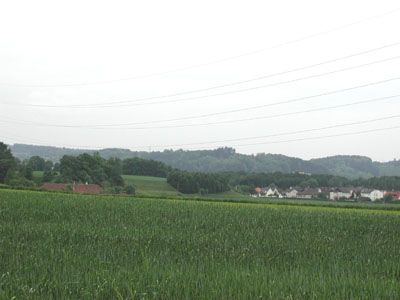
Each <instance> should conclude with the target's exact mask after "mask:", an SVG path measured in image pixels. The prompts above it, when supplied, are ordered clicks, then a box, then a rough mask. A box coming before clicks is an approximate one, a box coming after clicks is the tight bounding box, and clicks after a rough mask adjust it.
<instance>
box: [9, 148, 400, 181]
mask: <svg viewBox="0 0 400 300" xmlns="http://www.w3.org/2000/svg"><path fill="white" fill-rule="evenodd" d="M10 149H11V151H12V153H13V155H14V156H15V157H18V158H19V159H21V160H24V159H27V158H29V157H31V156H35V155H38V156H41V157H43V158H45V159H46V160H52V161H53V162H57V161H59V160H60V159H61V158H62V157H63V156H64V155H74V156H77V155H79V154H81V153H94V152H98V153H99V154H100V156H102V157H104V158H110V157H118V158H120V159H125V158H131V157H140V158H146V159H153V160H158V161H162V162H164V163H166V164H167V165H170V166H172V167H174V168H178V169H181V170H187V171H195V172H219V171H228V172H230V171H232V172H238V171H243V172H246V173H259V172H265V173H269V172H283V173H292V172H305V173H312V174H330V175H337V176H344V177H347V178H350V179H355V178H359V177H363V178H370V177H375V176H400V161H396V160H393V161H389V162H383V163H381V162H374V161H372V159H371V158H369V157H365V156H356V155H337V156H331V157H326V158H318V159H311V160H303V159H300V158H294V157H289V156H285V155H280V154H264V153H263V154H257V155H246V154H239V153H236V151H235V149H233V148H227V147H226V148H218V149H216V150H194V151H186V150H175V151H173V150H164V151H162V152H145V151H131V150H127V149H119V148H110V149H102V150H98V151H97V150H83V149H70V148H58V147H49V146H34V145H26V144H15V145H13V146H10Z"/></svg>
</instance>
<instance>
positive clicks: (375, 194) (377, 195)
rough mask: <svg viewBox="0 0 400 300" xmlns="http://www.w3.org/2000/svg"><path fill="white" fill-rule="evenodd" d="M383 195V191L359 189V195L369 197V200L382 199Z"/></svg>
mask: <svg viewBox="0 0 400 300" xmlns="http://www.w3.org/2000/svg"><path fill="white" fill-rule="evenodd" d="M384 195H385V191H380V190H372V189H363V190H361V197H364V198H369V199H371V201H376V200H378V199H382V198H383V196H384Z"/></svg>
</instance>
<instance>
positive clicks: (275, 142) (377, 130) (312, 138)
mask: <svg viewBox="0 0 400 300" xmlns="http://www.w3.org/2000/svg"><path fill="white" fill-rule="evenodd" d="M399 128H400V126H392V127H385V128H377V129H372V130H363V131H357V132H348V133H342V134H332V135H325V136H317V137H310V138H300V139H292V140H284V141H272V142H262V143H251V144H239V145H231V147H245V146H256V145H269V144H281V143H289V142H301V141H310V140H318V139H325V138H333V137H342V136H349V135H358V134H364V133H371V132H379V131H386V130H392V129H399ZM195 149H209V147H200V148H198V147H197V148H195Z"/></svg>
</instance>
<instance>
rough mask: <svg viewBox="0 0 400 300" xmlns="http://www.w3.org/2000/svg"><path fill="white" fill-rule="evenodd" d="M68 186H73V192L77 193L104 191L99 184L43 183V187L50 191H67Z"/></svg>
mask: <svg viewBox="0 0 400 300" xmlns="http://www.w3.org/2000/svg"><path fill="white" fill-rule="evenodd" d="M68 186H70V187H71V189H72V192H73V193H75V194H96V195H97V194H100V193H101V191H102V188H101V186H99V185H98V184H88V183H86V184H80V183H73V184H71V185H68V184H65V183H45V184H43V185H42V187H41V188H42V189H45V190H49V191H66V190H68Z"/></svg>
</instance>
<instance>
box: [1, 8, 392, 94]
mask: <svg viewBox="0 0 400 300" xmlns="http://www.w3.org/2000/svg"><path fill="white" fill-rule="evenodd" d="M398 11H400V8H396V9H393V10H390V11H387V12H384V13H382V14H377V15H374V16H370V17H367V18H364V19H361V20H358V21H354V22H351V23H348V24H344V25H340V26H338V27H334V28H331V29H328V30H324V31H320V32H316V33H313V34H310V35H307V36H303V37H301V38H298V39H294V40H290V41H286V42H283V43H279V44H276V45H274V46H271V47H268V48H262V49H258V50H254V51H250V52H247V53H243V54H239V55H234V56H230V57H226V58H222V59H218V60H214V61H210V62H207V63H201V64H195V65H191V66H187V67H183V68H177V69H173V70H168V71H163V72H156V73H152V74H148V75H143V76H136V77H127V78H119V79H111V80H99V81H91V82H81V83H63V84H18V83H8V82H1V83H0V85H3V86H10V87H18V88H54V87H74V86H88V85H99V84H111V83H116V82H123V81H131V80H136V79H144V78H150V77H156V76H160V75H166V74H171V73H178V72H182V71H187V70H191V69H196V68H201V67H206V66H210V65H214V64H219V63H223V62H226V61H230V60H234V59H238V58H242V57H246V56H250V55H255V54H258V53H262V52H266V51H270V50H274V49H277V48H281V47H284V46H288V45H291V44H295V43H299V42H302V41H306V40H309V39H313V38H315V37H318V36H321V35H324V34H328V33H332V32H335V31H340V30H342V29H346V28H348V27H352V26H355V25H358V24H362V23H364V22H368V21H370V20H373V19H376V18H381V17H385V16H387V15H391V14H394V13H397V12H398Z"/></svg>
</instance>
